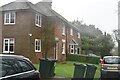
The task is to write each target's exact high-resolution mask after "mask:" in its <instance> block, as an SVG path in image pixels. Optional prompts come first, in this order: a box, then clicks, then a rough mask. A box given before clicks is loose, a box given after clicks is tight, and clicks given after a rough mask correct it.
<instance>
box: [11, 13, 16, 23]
mask: <svg viewBox="0 0 120 80" xmlns="http://www.w3.org/2000/svg"><path fill="white" fill-rule="evenodd" d="M10 23H15V14H14V13H11V15H10Z"/></svg>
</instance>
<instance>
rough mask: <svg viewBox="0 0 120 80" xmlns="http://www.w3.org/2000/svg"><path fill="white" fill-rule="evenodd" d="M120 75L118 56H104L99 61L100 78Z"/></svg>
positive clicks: (119, 58) (119, 59)
mask: <svg viewBox="0 0 120 80" xmlns="http://www.w3.org/2000/svg"><path fill="white" fill-rule="evenodd" d="M119 76H120V57H119V56H105V57H104V58H103V59H102V63H101V79H104V78H119Z"/></svg>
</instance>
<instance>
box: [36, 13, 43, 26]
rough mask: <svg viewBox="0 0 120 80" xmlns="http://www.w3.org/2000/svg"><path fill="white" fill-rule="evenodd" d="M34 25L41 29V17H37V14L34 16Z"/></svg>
mask: <svg viewBox="0 0 120 80" xmlns="http://www.w3.org/2000/svg"><path fill="white" fill-rule="evenodd" d="M35 25H36V26H37V27H42V16H41V15H38V14H36V15H35Z"/></svg>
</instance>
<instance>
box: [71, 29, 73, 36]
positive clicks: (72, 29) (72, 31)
mask: <svg viewBox="0 0 120 80" xmlns="http://www.w3.org/2000/svg"><path fill="white" fill-rule="evenodd" d="M70 35H71V36H73V29H72V28H71V29H70Z"/></svg>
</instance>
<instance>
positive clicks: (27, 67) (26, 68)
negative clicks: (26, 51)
mask: <svg viewBox="0 0 120 80" xmlns="http://www.w3.org/2000/svg"><path fill="white" fill-rule="evenodd" d="M17 62H18V64H19V66H20V68H21V69H22V71H23V72H25V71H30V70H33V68H32V67H31V66H30V65H29V64H28V63H27V62H25V61H22V60H18V61H17Z"/></svg>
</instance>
